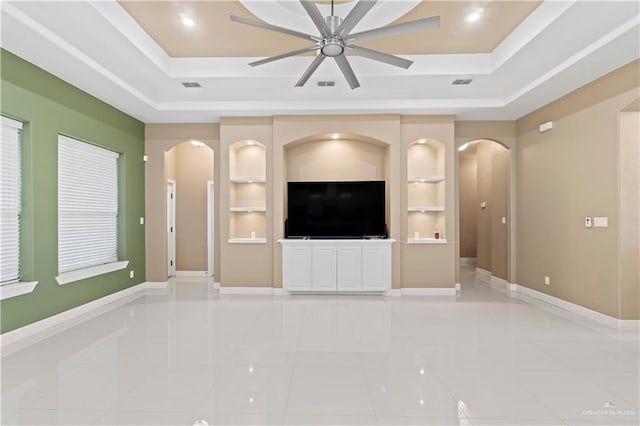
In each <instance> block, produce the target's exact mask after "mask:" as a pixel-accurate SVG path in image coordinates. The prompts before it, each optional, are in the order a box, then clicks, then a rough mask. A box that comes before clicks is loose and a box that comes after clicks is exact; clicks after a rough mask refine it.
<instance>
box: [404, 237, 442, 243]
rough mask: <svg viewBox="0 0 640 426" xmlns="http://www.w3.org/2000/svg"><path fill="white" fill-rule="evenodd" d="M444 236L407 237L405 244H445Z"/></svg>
mask: <svg viewBox="0 0 640 426" xmlns="http://www.w3.org/2000/svg"><path fill="white" fill-rule="evenodd" d="M446 243H447V240H446V239H445V238H438V239H435V238H408V239H407V244H446Z"/></svg>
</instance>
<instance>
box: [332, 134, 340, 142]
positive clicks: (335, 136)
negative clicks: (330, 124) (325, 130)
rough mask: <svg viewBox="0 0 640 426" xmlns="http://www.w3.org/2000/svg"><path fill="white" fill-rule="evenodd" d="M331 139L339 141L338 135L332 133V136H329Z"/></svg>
mask: <svg viewBox="0 0 640 426" xmlns="http://www.w3.org/2000/svg"><path fill="white" fill-rule="evenodd" d="M331 139H334V140H335V139H340V135H339V134H337V133H334V134H333V135H331Z"/></svg>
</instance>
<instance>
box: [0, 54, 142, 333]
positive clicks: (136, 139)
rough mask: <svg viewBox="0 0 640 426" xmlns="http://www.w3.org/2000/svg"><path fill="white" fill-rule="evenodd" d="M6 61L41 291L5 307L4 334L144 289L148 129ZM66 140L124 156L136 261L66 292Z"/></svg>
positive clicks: (131, 254) (129, 244)
mask: <svg viewBox="0 0 640 426" xmlns="http://www.w3.org/2000/svg"><path fill="white" fill-rule="evenodd" d="M0 61H1V63H0V68H1V72H2V74H1V77H2V86H1V92H0V110H1V111H2V114H3V115H6V116H8V117H11V118H15V119H17V120H20V121H23V122H24V130H23V134H22V147H23V152H22V157H23V169H22V170H23V202H22V205H23V206H22V221H21V227H22V233H21V269H22V280H23V281H38V283H39V284H38V286H37V287H36V289H35V291H34V292H33V293H31V294H25V295H22V296H18V297H14V298H11V299H6V300H3V301H1V302H0V321H1V325H0V331H1V332H2V333H4V332H7V331H10V330H13V329H16V328H18V327H22V326H24V325H27V324H30V323H33V322H35V321H39V320H41V319H44V318H47V317H49V316H52V315H55V314H57V313H60V312H63V311H66V310H68V309H71V308H73V307H76V306H79V305H82V304H84V303H87V302H90V301H92V300H95V299H98V298H101V297H104V296H106V295H109V294H111V293H114V292H117V291H120V290H123V289H125V288H127V287H131V286H133V285H136V284H140V283H141V282H143V281H144V278H145V270H144V265H145V259H144V255H145V253H144V225H140V223H139V218H140V217H142V216H144V163H143V161H142V155H143V151H144V123H142V122H140V121H138V120H136V119H134V118H132V117H130V116H128V115H126V114H124V113H122V112H121V111H119V110H117V109H115V108H113V107H111V106H109V105H108V104H106V103H104V102H102V101H100V100H98V99H96V98H94V97H93V96H91V95H88V94H87V93H85V92H83V91H81V90H79V89H77V88H75V87H74V86H71V85H70V84H68V83H65V82H64V81H62V80H60V79H59V78H57V77H55V76H53V75H51V74H49V73H47V72H45V71H44V70H42V69H40V68H38V67H36V66H34V65H32V64H30V63H28V62H26V61H24V60H22V59H20V58H19V57H17V56H15V55H13V54H11V53H9V52H7V51H5V50H2V51H0ZM58 133H64V134H66V135H69V136H73V137H76V138H79V139H82V140H86V141H90V142H92V143H95V144H96V145H100V146H103V147H105V148H108V149H111V150H113V151H117V152H119V153H121V159H120V177H121V180H120V187H119V196H120V211H121V215H120V226H119V230H120V232H119V235H118V240H119V242H118V247H119V251H120V252H119V258H120V260H128V261H129V266H128V268H127V269H125V270H121V271H116V272H112V273H108V274H104V275H100V276H97V277H93V278H89V279H86V280H82V281H77V282H74V283H71V284H66V285H64V286H60V285H58V283H57V282H56V280H55V276H56V275H57V274H58V246H57V236H58V227H57V224H58V205H57V193H58V189H57V182H58V176H57V174H58V166H57V158H58V152H57V149H58V139H57V138H58ZM129 270H134V271H135V278H134V279H129Z"/></svg>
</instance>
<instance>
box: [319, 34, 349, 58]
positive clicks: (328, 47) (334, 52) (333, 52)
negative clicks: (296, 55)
mask: <svg viewBox="0 0 640 426" xmlns="http://www.w3.org/2000/svg"><path fill="white" fill-rule="evenodd" d="M320 51H321V52H322V54H323V55H324V56H328V57H330V58H333V57H335V56H340V55H342V53H343V52H344V42H343V41H342V40H341V39H340V38H338V37H327V38H324V39H322V41H321V42H320Z"/></svg>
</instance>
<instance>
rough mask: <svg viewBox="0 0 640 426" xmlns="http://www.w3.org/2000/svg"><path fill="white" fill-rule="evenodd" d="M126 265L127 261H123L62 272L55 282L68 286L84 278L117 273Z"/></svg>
mask: <svg viewBox="0 0 640 426" xmlns="http://www.w3.org/2000/svg"><path fill="white" fill-rule="evenodd" d="M128 265H129V261H128V260H123V261H119V262H111V263H106V264H104V265H98V266H92V267H90V268H83V269H78V270H75V271H69V272H63V273H62V274H60V275H58V276H57V277H56V281H57V282H58V285H65V284H70V283H73V282H76V281H80V280H84V279H86V278H91V277H95V276H98V275H102V274H106V273H108V272H114V271H119V270H121V269H125V268H126V267H127V266H128Z"/></svg>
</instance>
